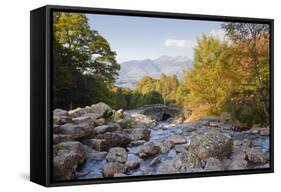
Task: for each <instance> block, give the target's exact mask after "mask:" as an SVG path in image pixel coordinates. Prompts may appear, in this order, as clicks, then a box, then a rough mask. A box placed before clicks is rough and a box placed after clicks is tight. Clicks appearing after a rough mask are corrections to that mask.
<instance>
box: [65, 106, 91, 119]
mask: <svg viewBox="0 0 281 192" xmlns="http://www.w3.org/2000/svg"><path fill="white" fill-rule="evenodd" d="M86 113H89V110H88V109H86V108H80V107H78V108H76V109H72V110H70V111H68V115H69V116H70V117H72V118H76V117H81V116H82V115H85V114H86Z"/></svg>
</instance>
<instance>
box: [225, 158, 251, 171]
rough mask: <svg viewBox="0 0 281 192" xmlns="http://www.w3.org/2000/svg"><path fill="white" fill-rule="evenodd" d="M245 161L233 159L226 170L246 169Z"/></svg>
mask: <svg viewBox="0 0 281 192" xmlns="http://www.w3.org/2000/svg"><path fill="white" fill-rule="evenodd" d="M247 164H248V163H247V161H246V160H244V159H234V160H232V161H231V162H230V164H229V165H228V167H227V169H228V170H239V169H247Z"/></svg>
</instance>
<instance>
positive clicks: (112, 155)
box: [106, 147, 128, 163]
mask: <svg viewBox="0 0 281 192" xmlns="http://www.w3.org/2000/svg"><path fill="white" fill-rule="evenodd" d="M127 159H128V154H127V151H126V149H124V148H122V147H113V148H111V149H110V150H109V152H108V154H107V156H106V160H107V161H108V162H119V163H125V162H126V161H127Z"/></svg>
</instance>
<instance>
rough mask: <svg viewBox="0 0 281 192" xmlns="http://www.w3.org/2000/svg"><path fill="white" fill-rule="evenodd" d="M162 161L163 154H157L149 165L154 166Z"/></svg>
mask: <svg viewBox="0 0 281 192" xmlns="http://www.w3.org/2000/svg"><path fill="white" fill-rule="evenodd" d="M160 161H161V155H157V156H156V157H154V158H153V159H152V160H151V161H150V162H149V166H154V165H156V164H157V163H159V162H160Z"/></svg>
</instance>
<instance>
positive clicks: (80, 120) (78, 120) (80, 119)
mask: <svg viewBox="0 0 281 192" xmlns="http://www.w3.org/2000/svg"><path fill="white" fill-rule="evenodd" d="M91 120H92V119H91V118H90V117H86V116H82V117H75V118H72V119H71V121H72V122H73V123H75V124H79V123H83V122H89V121H91Z"/></svg>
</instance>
